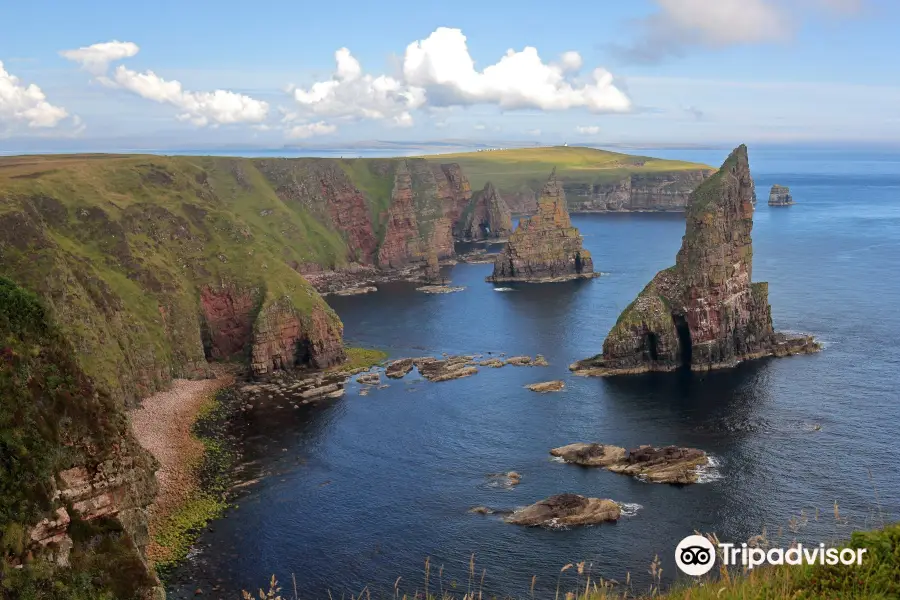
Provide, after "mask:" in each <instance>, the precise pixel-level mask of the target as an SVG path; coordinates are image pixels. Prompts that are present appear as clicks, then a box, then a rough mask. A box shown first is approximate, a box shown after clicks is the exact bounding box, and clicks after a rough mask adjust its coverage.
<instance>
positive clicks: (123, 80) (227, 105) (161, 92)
mask: <svg viewBox="0 0 900 600" xmlns="http://www.w3.org/2000/svg"><path fill="white" fill-rule="evenodd" d="M139 50H140V48H139V47H138V46H137V44H134V43H132V42H118V41H112V42H105V43H100V44H94V45H92V46H85V47H83V48H79V49H77V50H64V51H62V52H60V54H61V55H62V56H63V57H65V58H67V59H69V60H72V61H75V62H78V63H80V64H81V65H82V66H83V67H84V68H85V69H87V70H88V71H90V72H91V73H93V74H94V75H95V77H96V80H97V81H99V82H100V83H102V84H104V85H106V86H108V87H111V88H118V89H123V90H127V91H129V92H132V93H133V94H137V95H138V96H140V97H142V98H146V99H147V100H153V101H154V102H159V103H161V104H169V105H171V106H174V107H175V108H177V109H178V110H179V111H180V112H179V113H178V114H177V115H176V118H177V119H178V120H179V121H189V122H190V123H193V124H194V125H196V126H198V127H205V126H207V125H211V126H213V127H217V126H219V125H231V124H235V123H255V124H258V123H262V122H263V121H265V120H266V117H267V116H268V112H269V105H268V103H266V102H263V101H262V100H256V99H254V98H251V97H250V96H245V95H244V94H238V93H236V92H230V91H227V90H215V91H212V92H192V91H188V90H185V89H184V88H183V86H182V85H181V82H180V81H175V80H166V79H163V78H162V77H160V76H159V75H157V74H156V73H154V72H153V71H145V72H143V73H138V72H137V71H133V70H131V69H128V68H126V67H125V66H123V65H119V66H118V67H116V69H115V71H114V72H113V75H112V77H110V76H108V75H107V70H108V68H109V63H110V62H112V61H116V60H120V59H122V58H128V57H131V56H134V55H136V54H137V53H138V51H139Z"/></svg>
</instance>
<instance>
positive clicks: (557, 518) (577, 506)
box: [504, 494, 622, 527]
mask: <svg viewBox="0 0 900 600" xmlns="http://www.w3.org/2000/svg"><path fill="white" fill-rule="evenodd" d="M621 516H622V509H621V508H620V507H619V505H618V504H617V503H616V502H613V501H612V500H606V499H601V498H586V497H585V496H579V495H577V494H558V495H556V496H551V497H549V498H547V499H546V500H541V501H540V502H536V503H535V504H532V505H531V506H527V507H525V508H522V509H520V510H517V511H515V512H514V513H512V514H511V515H509V516H508V517H506V518H505V519H504V521H506V522H507V523H511V524H513V525H525V526H531V527H534V526H538V525H548V526H554V527H568V526H575V525H595V524H597V523H605V522H607V521H618V520H619V517H621Z"/></svg>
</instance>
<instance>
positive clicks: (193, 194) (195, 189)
mask: <svg viewBox="0 0 900 600" xmlns="http://www.w3.org/2000/svg"><path fill="white" fill-rule="evenodd" d="M346 257H347V246H346V243H345V241H344V240H343V238H342V236H341V234H340V233H338V232H337V231H335V230H334V229H333V228H332V227H331V226H330V224H329V223H327V222H323V220H322V219H320V218H317V217H316V215H315V214H314V212H313V210H311V209H310V208H309V207H306V206H304V205H303V204H302V203H296V202H283V201H282V200H281V199H280V198H279V196H278V195H277V194H276V193H275V191H274V190H273V188H272V186H271V185H270V184H269V183H268V181H267V180H266V179H265V177H264V176H263V175H262V174H261V173H260V172H259V171H258V170H257V169H256V167H255V166H254V163H253V161H251V160H246V159H230V158H211V157H160V156H106V155H83V156H54V157H49V156H48V157H10V158H4V159H0V275H5V276H7V277H9V278H10V279H12V280H14V281H15V282H16V283H18V284H20V285H22V286H24V287H26V288H28V289H29V290H32V291H34V292H36V293H37V294H38V295H39V296H41V297H42V298H43V300H44V302H45V303H46V304H47V306H48V308H49V310H50V313H51V315H52V316H53V318H54V320H55V321H56V322H57V323H59V325H60V328H61V330H62V332H63V334H64V335H65V336H66V337H67V338H68V340H69V341H70V343H71V344H72V345H73V347H74V350H75V356H76V358H77V360H78V362H79V364H80V366H81V367H82V368H83V369H84V371H85V372H86V373H87V374H88V375H90V376H91V377H92V378H93V379H94V380H95V381H96V382H97V383H98V385H99V386H100V387H101V388H103V389H104V390H108V391H110V392H111V393H113V395H114V396H116V397H118V398H120V399H124V400H132V401H133V400H136V399H137V398H140V397H142V396H144V395H147V394H148V393H151V392H153V391H155V390H156V389H159V388H160V387H163V386H165V385H166V384H167V383H168V381H169V379H170V378H171V377H173V376H185V375H190V374H192V373H193V372H195V370H196V369H197V368H198V367H200V366H202V365H203V361H204V350H203V345H202V340H201V334H200V322H201V319H200V318H199V315H200V305H199V297H200V289H201V288H202V287H204V286H213V287H221V286H223V285H228V286H232V287H236V288H240V289H249V290H253V292H254V296H255V297H257V298H259V301H260V305H261V306H265V305H268V304H272V303H274V302H276V301H281V300H282V299H284V298H287V299H288V301H289V303H290V304H291V305H292V306H293V307H294V309H296V310H297V311H298V313H300V314H309V313H310V312H311V310H312V309H313V308H314V307H315V308H319V309H321V310H323V311H325V313H326V314H327V315H329V318H330V319H331V320H332V321H334V322H336V323H339V321H338V320H337V316H336V315H335V314H334V313H333V312H332V311H331V310H330V309H329V308H328V307H327V305H326V304H325V303H324V301H323V300H322V299H321V298H320V297H319V295H318V294H317V293H316V292H315V290H314V289H313V288H312V287H311V286H310V285H309V284H308V283H307V282H306V281H305V280H304V279H303V278H302V277H301V276H300V275H299V274H298V273H297V272H296V271H295V270H294V269H293V268H292V265H300V264H305V263H317V264H320V265H323V266H329V267H331V266H336V265H341V264H344V263H345V262H346V260H347V258H346Z"/></svg>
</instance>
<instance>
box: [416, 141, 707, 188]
mask: <svg viewBox="0 0 900 600" xmlns="http://www.w3.org/2000/svg"><path fill="white" fill-rule="evenodd" d="M425 158H427V159H429V160H434V161H440V162H455V163H458V164H459V165H460V166H461V167H462V169H463V172H464V173H465V174H466V175H467V176H468V178H469V182H470V183H471V184H472V189H481V188H482V187H484V184H485V183H487V182H488V181H491V182H493V184H494V185H495V186H497V188H499V189H500V190H501V194H502V193H503V192H507V193H510V192H512V193H515V192H516V191H518V190H521V189H522V188H523V187H524V188H528V189H538V190H539V189H540V187H541V186H542V185H543V184H544V182H545V181H546V180H547V174H548V173H549V172H550V171H551V170H552V169H553V168H554V167H556V174H557V176H558V177H559V179H560V181H562V182H563V183H564V184H565V185H573V184H587V185H594V184H607V183H614V182H616V181H620V180H622V179H624V178H625V177H627V176H629V175H636V174H654V173H668V172H672V171H697V170H702V171H714V170H715V169H713V168H712V167H710V166H708V165H703V164H699V163H691V162H683V161H677V160H663V159H658V158H651V157H647V156H633V155H630V154H620V153H618V152H610V151H607V150H597V149H595V148H584V147H579V146H549V147H542V148H514V149H510V150H491V151H487V152H465V153H460V154H439V155H435V156H428V157H425Z"/></svg>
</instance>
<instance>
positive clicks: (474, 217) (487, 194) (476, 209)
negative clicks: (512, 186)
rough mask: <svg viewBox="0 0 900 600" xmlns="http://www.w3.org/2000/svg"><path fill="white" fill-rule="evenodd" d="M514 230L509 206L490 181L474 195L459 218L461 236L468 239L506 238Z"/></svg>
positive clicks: (459, 233)
mask: <svg viewBox="0 0 900 600" xmlns="http://www.w3.org/2000/svg"><path fill="white" fill-rule="evenodd" d="M512 231H513V225H512V214H511V213H510V211H509V206H507V205H506V202H504V201H503V198H501V197H500V193H499V192H498V191H497V188H495V187H494V184H492V183H491V182H490V181H488V182H487V183H486V184H485V185H484V189H483V190H482V191H480V192H476V193H475V194H473V195H472V200H471V202H469V205H468V206H466V208H465V210H464V211H463V214H462V217H460V220H459V231H458V232H457V233H458V235H459V237H460V238H462V239H466V240H487V239H499V238H505V237H507V236H508V235H509V234H511V233H512Z"/></svg>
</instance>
